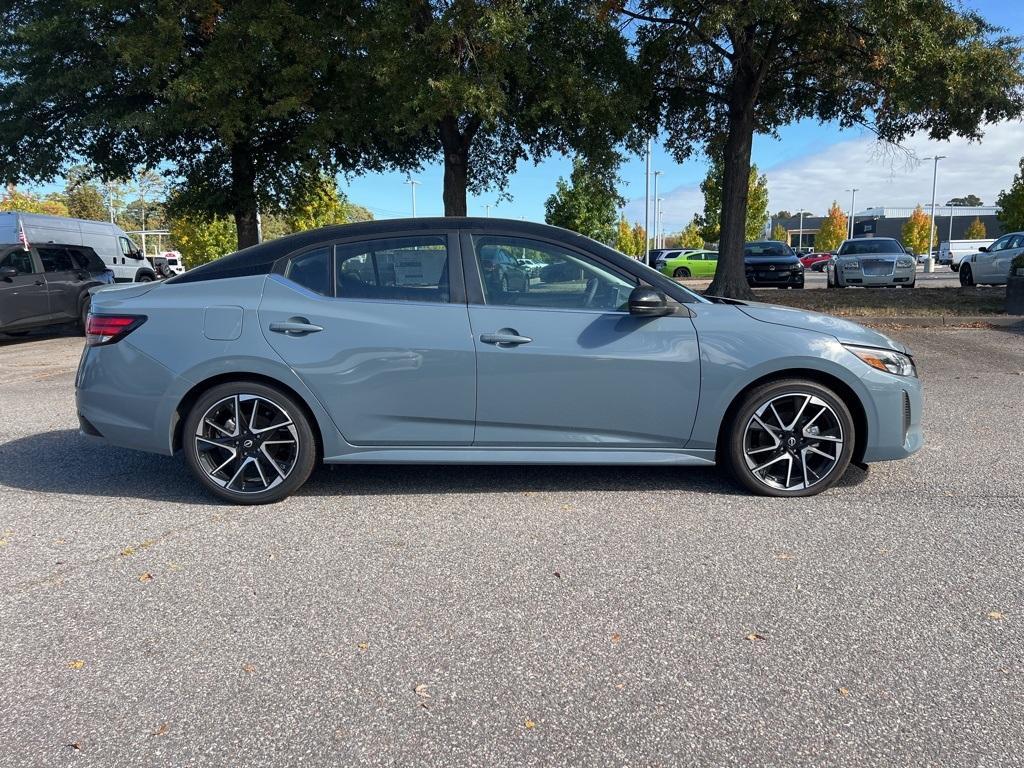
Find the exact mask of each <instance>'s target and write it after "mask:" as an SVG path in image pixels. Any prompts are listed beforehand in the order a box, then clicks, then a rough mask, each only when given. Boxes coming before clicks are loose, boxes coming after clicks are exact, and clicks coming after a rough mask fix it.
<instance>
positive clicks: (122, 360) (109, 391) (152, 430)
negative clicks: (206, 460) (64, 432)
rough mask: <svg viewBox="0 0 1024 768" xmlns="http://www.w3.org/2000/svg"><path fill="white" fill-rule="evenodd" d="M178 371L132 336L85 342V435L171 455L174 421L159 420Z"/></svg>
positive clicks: (81, 373) (80, 383)
mask: <svg viewBox="0 0 1024 768" xmlns="http://www.w3.org/2000/svg"><path fill="white" fill-rule="evenodd" d="M175 381H176V377H175V375H174V374H173V373H171V371H169V370H168V369H167V368H165V367H164V366H163V365H161V364H160V363H158V362H157V361H155V360H153V359H152V358H151V357H149V356H148V355H145V354H143V353H142V352H140V351H139V350H137V349H136V348H135V347H133V346H132V345H131V343H130V342H129V341H128V340H125V341H121V342H119V343H117V344H111V345H109V346H101V347H86V348H85V351H84V352H83V353H82V359H81V361H80V362H79V365H78V375H77V376H76V378H75V404H76V406H77V410H78V419H79V426H80V431H81V433H82V434H83V435H87V436H89V437H94V438H102V439H103V440H105V441H106V442H108V443H110V444H111V445H116V446H119V447H122V448H134V449H136V450H140V451H150V452H152V453H160V454H164V455H169V454H170V453H171V446H170V442H169V440H168V439H167V435H168V432H169V425H168V424H166V423H158V422H160V421H161V420H163V419H164V416H163V415H162V414H165V413H166V412H167V409H166V407H165V405H166V403H165V400H166V398H167V393H168V391H169V390H170V389H171V387H172V385H173V384H174V383H175Z"/></svg>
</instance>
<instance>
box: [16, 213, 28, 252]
mask: <svg viewBox="0 0 1024 768" xmlns="http://www.w3.org/2000/svg"><path fill="white" fill-rule="evenodd" d="M18 242H19V243H21V247H22V249H23V250H26V251H27V250H29V245H28V237H26V236H25V223H24V222H23V221H22V220H21V219H18Z"/></svg>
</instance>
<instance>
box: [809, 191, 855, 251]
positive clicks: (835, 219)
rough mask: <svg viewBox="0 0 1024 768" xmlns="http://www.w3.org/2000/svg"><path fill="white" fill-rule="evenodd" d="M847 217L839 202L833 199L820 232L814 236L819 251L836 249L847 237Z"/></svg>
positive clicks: (815, 245)
mask: <svg viewBox="0 0 1024 768" xmlns="http://www.w3.org/2000/svg"><path fill="white" fill-rule="evenodd" d="M846 227H847V218H846V214H845V213H843V209H842V208H840V207H839V203H837V202H836V201H835V200H833V201H832V207H831V208H829V209H828V215H827V216H825V220H824V221H823V222H821V227H820V228H819V229H818V234H817V236H816V237H815V238H814V247H815V248H816V249H817V250H819V251H835V250H836V249H837V248H839V246H840V245H841V244H842V242H843V240H845V239H846Z"/></svg>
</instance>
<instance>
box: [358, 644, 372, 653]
mask: <svg viewBox="0 0 1024 768" xmlns="http://www.w3.org/2000/svg"><path fill="white" fill-rule="evenodd" d="M356 647H357V648H359V650H360V651H365V650H366V649H367V648H369V647H370V644H369V643H357V644H356Z"/></svg>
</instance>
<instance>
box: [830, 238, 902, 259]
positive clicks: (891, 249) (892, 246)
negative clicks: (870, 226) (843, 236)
mask: <svg viewBox="0 0 1024 768" xmlns="http://www.w3.org/2000/svg"><path fill="white" fill-rule="evenodd" d="M866 253H903V246H902V245H900V244H899V242H898V241H896V240H892V239H890V238H887V237H882V238H878V237H870V238H865V239H863V240H847V241H846V242H845V243H843V244H842V245H841V246H840V248H839V255H840V256H861V255H863V254H866Z"/></svg>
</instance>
